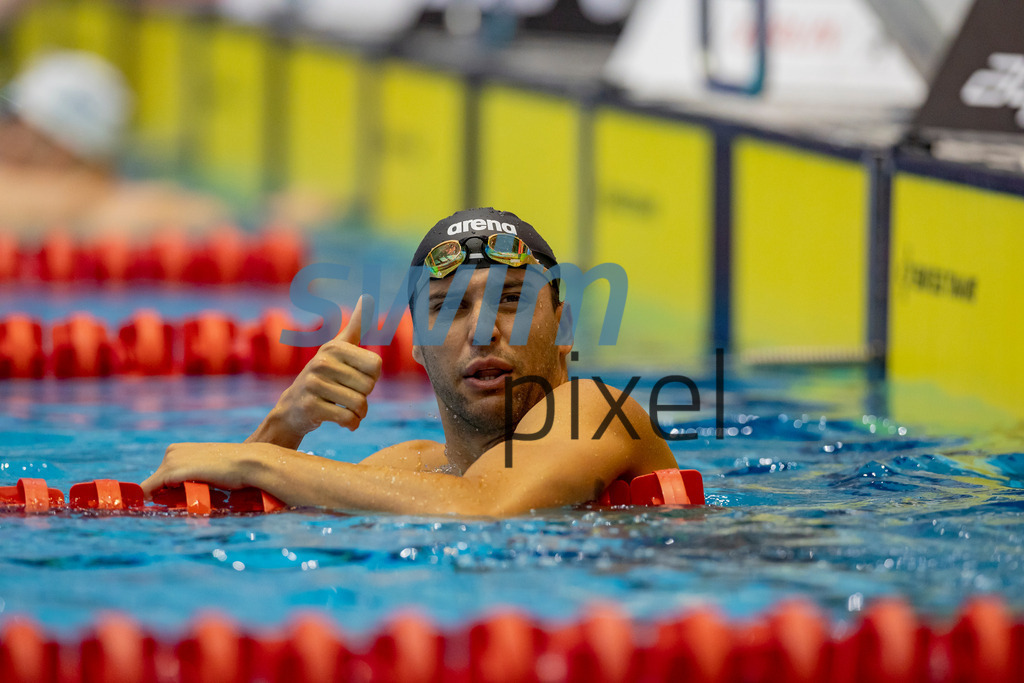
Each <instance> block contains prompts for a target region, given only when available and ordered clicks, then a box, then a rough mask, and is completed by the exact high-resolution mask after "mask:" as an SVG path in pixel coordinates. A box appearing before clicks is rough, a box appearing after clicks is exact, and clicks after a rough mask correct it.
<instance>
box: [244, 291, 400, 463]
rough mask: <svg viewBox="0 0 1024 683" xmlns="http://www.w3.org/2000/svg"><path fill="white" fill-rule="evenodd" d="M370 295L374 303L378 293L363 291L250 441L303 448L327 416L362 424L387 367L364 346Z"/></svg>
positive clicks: (353, 426) (338, 421) (344, 422)
mask: <svg viewBox="0 0 1024 683" xmlns="http://www.w3.org/2000/svg"><path fill="white" fill-rule="evenodd" d="M364 298H366V299H367V305H369V306H373V299H372V298H370V297H359V301H358V302H357V303H356V307H355V310H353V311H352V317H351V318H350V319H349V321H348V324H347V325H345V326H344V327H343V328H342V330H341V332H339V333H338V336H336V337H335V338H334V339H332V340H331V341H329V342H327V343H326V344H324V345H323V346H321V347H320V349H319V350H318V351H317V352H316V355H315V356H313V358H312V359H311V360H310V361H309V363H307V364H306V367H304V368H303V369H302V372H300V373H299V375H298V376H297V377H296V378H295V381H294V382H292V385H291V386H290V387H288V388H287V389H285V391H284V392H283V393H282V394H281V397H280V398H279V399H278V401H277V405H275V406H274V407H273V409H271V411H270V413H269V414H268V415H267V417H266V418H265V419H264V420H263V422H262V423H261V424H260V426H259V427H258V428H257V429H256V431H255V432H253V434H252V436H250V437H249V438H248V439H246V442H248V443H252V442H266V443H273V444H277V445H278V446H284V447H286V448H298V446H299V444H300V443H301V442H302V438H303V437H304V436H305V435H306V434H308V433H309V432H311V431H313V430H314V429H316V428H317V427H319V426H320V425H321V424H323V423H324V422H333V423H335V424H338V425H341V426H342V427H347V428H348V429H349V430H355V429H356V428H358V427H359V423H360V422H361V421H362V420H363V418H364V417H366V411H367V405H368V404H367V396H369V395H370V392H371V391H373V387H374V386H375V385H376V383H377V380H378V379H380V372H381V357H380V356H379V355H378V354H376V353H374V352H373V351H369V350H367V349H363V348H360V347H359V346H358V344H359V335H360V333H361V330H362V313H363V299H364Z"/></svg>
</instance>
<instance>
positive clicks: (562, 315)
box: [555, 301, 576, 353]
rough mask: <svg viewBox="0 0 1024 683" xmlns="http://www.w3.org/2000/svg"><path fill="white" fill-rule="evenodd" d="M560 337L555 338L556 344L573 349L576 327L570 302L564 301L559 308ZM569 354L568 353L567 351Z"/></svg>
mask: <svg viewBox="0 0 1024 683" xmlns="http://www.w3.org/2000/svg"><path fill="white" fill-rule="evenodd" d="M557 315H558V336H557V337H555V343H556V344H558V345H559V346H567V347H569V348H572V345H573V343H574V342H575V328H576V325H575V324H574V322H573V318H572V306H570V305H569V302H568V301H563V302H561V303H560V304H559V306H558V313H557ZM566 353H568V351H566Z"/></svg>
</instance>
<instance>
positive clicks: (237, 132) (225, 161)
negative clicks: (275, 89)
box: [195, 22, 273, 202]
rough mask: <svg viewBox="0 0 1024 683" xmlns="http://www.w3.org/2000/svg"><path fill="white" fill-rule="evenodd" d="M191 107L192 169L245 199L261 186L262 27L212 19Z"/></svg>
mask: <svg viewBox="0 0 1024 683" xmlns="http://www.w3.org/2000/svg"><path fill="white" fill-rule="evenodd" d="M208 30H209V33H208V44H207V52H206V54H205V61H206V64H205V67H206V68H205V73H204V74H200V75H199V78H201V79H203V81H202V85H201V90H200V92H201V97H199V98H197V101H196V102H195V105H196V107H197V109H198V111H197V125H198V135H197V140H196V142H197V145H196V159H195V162H196V171H197V172H198V175H199V177H200V178H201V179H202V180H203V182H204V183H206V184H208V185H209V186H210V187H212V188H213V189H215V190H217V191H219V192H221V193H223V194H224V195H225V196H227V197H228V198H229V199H231V200H234V201H238V202H249V201H252V200H253V199H256V198H258V197H259V196H260V195H261V193H262V192H263V191H264V189H265V180H266V170H267V169H266V164H267V144H266V143H267V128H266V127H267V116H268V115H269V113H268V110H267V107H268V104H269V98H268V97H267V87H268V78H267V73H268V69H269V60H270V59H272V58H273V56H272V54H271V50H272V48H271V39H270V38H269V37H268V36H267V35H266V34H264V33H263V32H262V31H259V30H256V29H251V28H246V27H241V26H236V25H231V24H228V23H222V22H213V23H212V24H211V26H210V27H209V29H208Z"/></svg>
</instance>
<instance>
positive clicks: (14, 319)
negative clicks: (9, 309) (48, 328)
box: [0, 313, 46, 379]
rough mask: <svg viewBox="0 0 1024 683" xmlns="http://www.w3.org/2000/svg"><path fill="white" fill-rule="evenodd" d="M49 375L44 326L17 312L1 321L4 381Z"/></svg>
mask: <svg viewBox="0 0 1024 683" xmlns="http://www.w3.org/2000/svg"><path fill="white" fill-rule="evenodd" d="M45 372H46V354H45V353H44V352H43V326H42V325H40V324H39V322H38V321H36V320H32V319H31V318H29V317H28V316H25V315H19V314H17V313H16V314H14V315H10V316H8V317H7V318H5V319H4V320H0V378H4V379H6V378H9V377H23V378H39V377H42V376H43V374H44V373H45Z"/></svg>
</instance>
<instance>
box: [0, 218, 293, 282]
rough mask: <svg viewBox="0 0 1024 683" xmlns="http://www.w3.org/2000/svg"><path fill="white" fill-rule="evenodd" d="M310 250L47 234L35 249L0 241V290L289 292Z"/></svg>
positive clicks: (177, 238)
mask: <svg viewBox="0 0 1024 683" xmlns="http://www.w3.org/2000/svg"><path fill="white" fill-rule="evenodd" d="M307 252H308V248H307V246H306V244H305V243H304V241H303V239H302V237H301V236H300V235H299V234H298V233H296V232H295V231H291V230H284V229H279V228H267V229H265V230H264V231H263V232H261V233H259V234H255V235H252V234H249V233H245V232H243V231H241V230H240V229H238V228H237V227H234V226H232V225H223V226H220V227H219V228H216V229H214V230H212V231H211V232H210V233H209V234H207V235H205V236H204V237H203V238H202V239H190V238H189V237H187V236H185V235H183V234H181V233H180V232H177V231H173V230H167V231H164V232H161V233H159V234H157V235H156V236H155V237H153V238H152V239H151V240H149V241H148V242H146V243H136V242H133V241H132V240H131V239H129V238H127V237H120V236H116V237H115V236H106V237H99V238H95V239H91V240H86V241H76V240H75V238H73V237H72V236H71V235H70V234H68V233H66V232H64V231H61V230H53V231H51V232H50V233H49V234H48V235H46V237H45V238H44V239H43V241H42V242H41V243H40V244H37V245H27V244H26V245H21V244H18V242H17V240H16V239H15V238H14V237H12V236H10V235H4V234H0V283H4V282H19V283H37V282H47V283H58V282H64V283H68V282H76V283H79V282H87V281H92V282H97V283H115V282H135V281H140V280H149V281H159V282H174V283H193V284H234V283H262V284H278V285H280V284H287V283H288V282H290V281H291V280H292V278H293V277H294V276H295V274H296V273H297V272H299V270H300V269H301V268H302V266H303V264H304V261H305V255H306V253H307Z"/></svg>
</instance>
